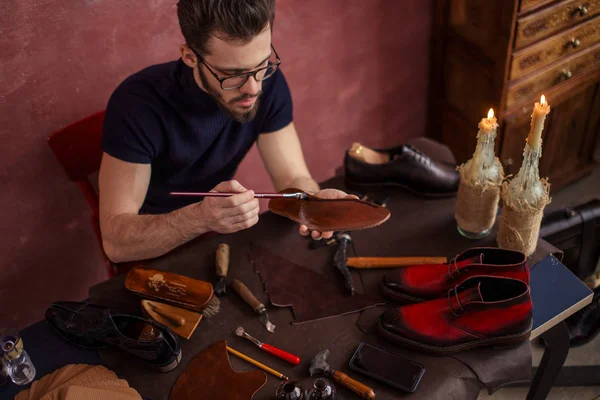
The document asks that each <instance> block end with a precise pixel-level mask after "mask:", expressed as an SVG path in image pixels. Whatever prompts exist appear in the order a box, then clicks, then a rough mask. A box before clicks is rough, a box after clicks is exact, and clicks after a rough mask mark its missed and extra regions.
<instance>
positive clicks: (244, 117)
mask: <svg viewBox="0 0 600 400" xmlns="http://www.w3.org/2000/svg"><path fill="white" fill-rule="evenodd" d="M198 75H200V81H201V82H202V85H203V86H204V88H205V89H206V93H207V94H208V95H209V96H210V97H212V99H213V100H214V101H215V102H216V103H217V104H218V105H219V108H220V109H221V110H222V111H223V112H224V113H225V114H227V115H228V116H229V118H231V119H233V120H234V121H237V122H240V123H244V122H248V121H251V120H253V119H254V117H256V112H257V111H258V106H259V104H260V96H261V95H262V90H261V91H260V92H258V94H257V95H256V96H250V95H248V94H244V95H241V96H239V97H236V98H234V99H233V100H230V101H229V104H232V103H235V102H238V101H241V100H247V99H251V98H253V97H256V101H255V102H254V104H253V105H252V108H250V109H249V110H248V111H244V112H239V111H235V110H233V109H232V108H230V107H228V106H227V104H226V103H225V102H224V100H223V98H222V96H221V94H220V93H218V92H216V91H214V90H213V89H212V88H211V87H210V85H209V84H208V80H207V79H206V76H205V75H204V73H203V72H202V70H200V68H198Z"/></svg>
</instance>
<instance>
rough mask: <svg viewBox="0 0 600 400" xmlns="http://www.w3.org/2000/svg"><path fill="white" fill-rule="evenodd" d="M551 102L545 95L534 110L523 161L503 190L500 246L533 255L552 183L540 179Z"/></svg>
mask: <svg viewBox="0 0 600 400" xmlns="http://www.w3.org/2000/svg"><path fill="white" fill-rule="evenodd" d="M548 113H550V105H549V104H548V103H547V102H546V98H545V97H544V95H542V97H541V99H540V102H539V103H535V105H534V107H533V113H532V114H531V129H530V130H529V135H528V136H527V142H526V144H525V149H524V150H523V163H522V165H521V169H520V170H519V172H518V173H517V175H516V176H515V177H514V178H513V179H512V180H511V181H510V183H509V184H508V187H507V188H506V190H504V191H503V193H502V202H503V204H504V207H503V209H502V215H503V217H502V218H501V220H500V227H499V229H498V237H497V242H498V247H500V248H502V249H510V250H517V251H522V252H523V253H525V255H527V256H530V255H531V254H533V253H534V252H535V249H536V246H537V241H538V237H539V232H540V225H541V222H542V217H543V213H544V207H545V206H546V204H547V202H548V195H549V193H548V191H549V186H548V184H547V182H545V181H543V180H542V179H540V171H539V163H540V157H541V156H542V130H543V128H544V121H545V119H546V115H548Z"/></svg>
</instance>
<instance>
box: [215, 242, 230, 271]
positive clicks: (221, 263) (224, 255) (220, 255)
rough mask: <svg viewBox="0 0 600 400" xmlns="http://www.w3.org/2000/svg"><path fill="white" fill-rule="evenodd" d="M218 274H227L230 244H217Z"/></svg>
mask: <svg viewBox="0 0 600 400" xmlns="http://www.w3.org/2000/svg"><path fill="white" fill-rule="evenodd" d="M216 264H217V265H216V267H217V276H223V277H225V276H227V271H228V270H229V245H228V244H227V243H221V244H219V245H218V246H217V262H216Z"/></svg>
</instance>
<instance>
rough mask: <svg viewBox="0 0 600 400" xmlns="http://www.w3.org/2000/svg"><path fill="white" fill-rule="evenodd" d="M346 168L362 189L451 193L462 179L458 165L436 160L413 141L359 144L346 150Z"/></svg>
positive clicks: (356, 187) (351, 184) (353, 184)
mask: <svg viewBox="0 0 600 400" xmlns="http://www.w3.org/2000/svg"><path fill="white" fill-rule="evenodd" d="M361 153H366V155H365V154H361ZM344 170H345V179H346V184H347V185H348V187H349V188H350V189H352V190H357V191H362V192H373V191H382V190H384V191H385V190H390V189H406V190H409V191H411V192H413V193H415V194H418V195H421V196H428V197H446V196H448V197H449V196H454V195H455V194H456V192H457V190H458V183H459V180H460V176H459V173H458V171H456V166H455V165H448V164H444V163H440V162H437V161H434V160H432V159H431V158H430V157H428V156H427V155H425V154H423V153H422V152H420V151H419V150H417V149H416V148H414V147H412V146H410V145H401V146H397V147H393V148H389V149H369V148H367V147H364V146H360V145H357V144H355V146H353V148H352V149H350V150H348V151H347V152H346V156H345V158H344Z"/></svg>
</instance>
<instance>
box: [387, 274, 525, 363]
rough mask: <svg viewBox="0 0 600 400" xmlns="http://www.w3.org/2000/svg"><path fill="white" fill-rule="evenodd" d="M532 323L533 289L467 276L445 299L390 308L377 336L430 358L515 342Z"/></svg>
mask: <svg viewBox="0 0 600 400" xmlns="http://www.w3.org/2000/svg"><path fill="white" fill-rule="evenodd" d="M531 325H532V308H531V298H530V295H529V285H527V284H526V283H525V282H523V281H521V280H518V279H513V278H502V277H494V276H475V277H471V278H468V279H467V280H465V281H464V282H462V283H461V284H460V285H458V286H456V287H455V288H454V289H450V290H449V291H448V293H447V296H444V297H441V298H439V299H436V300H431V301H426V302H423V303H419V304H411V305H407V306H403V307H396V308H392V309H389V310H386V311H385V312H384V313H383V314H382V315H381V317H380V319H379V332H380V333H381V334H382V335H383V336H384V337H385V338H386V339H389V340H391V341H393V342H394V343H396V344H399V345H402V346H405V347H409V348H412V349H415V350H419V351H424V352H427V353H431V354H438V355H444V354H451V353H455V352H458V351H462V350H467V349H472V348H474V347H480V346H489V345H508V344H516V343H519V342H521V341H523V340H527V339H528V338H529V334H530V332H531Z"/></svg>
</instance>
